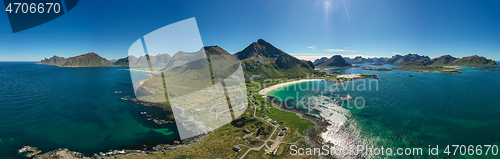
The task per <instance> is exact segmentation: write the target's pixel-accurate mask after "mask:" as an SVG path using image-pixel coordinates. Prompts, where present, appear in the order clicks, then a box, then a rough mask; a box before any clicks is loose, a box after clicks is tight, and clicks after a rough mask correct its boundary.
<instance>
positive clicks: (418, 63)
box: [385, 54, 498, 67]
mask: <svg viewBox="0 0 500 159" xmlns="http://www.w3.org/2000/svg"><path fill="white" fill-rule="evenodd" d="M385 63H386V64H394V65H398V66H401V67H422V66H475V67H483V66H498V65H497V63H496V62H495V61H493V60H491V59H486V58H484V57H480V56H477V55H473V56H468V57H463V58H455V57H453V56H451V55H444V56H441V57H437V58H434V59H431V58H429V57H428V56H420V55H417V54H408V55H405V56H401V55H396V56H393V57H392V58H390V59H389V60H387V61H386V62H385Z"/></svg>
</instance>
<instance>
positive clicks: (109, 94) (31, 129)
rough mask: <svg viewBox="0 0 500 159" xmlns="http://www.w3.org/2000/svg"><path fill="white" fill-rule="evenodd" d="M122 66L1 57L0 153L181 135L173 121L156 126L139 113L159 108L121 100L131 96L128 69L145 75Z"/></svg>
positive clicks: (91, 149) (101, 147) (94, 147)
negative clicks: (73, 65) (60, 64)
mask: <svg viewBox="0 0 500 159" xmlns="http://www.w3.org/2000/svg"><path fill="white" fill-rule="evenodd" d="M123 69H126V68H125V67H99V68H62V67H55V66H46V65H36V64H34V63H33V62H0V83H1V84H0V158H21V157H22V155H21V154H19V153H18V150H19V149H20V148H21V147H23V146H25V145H30V146H35V147H39V148H40V149H41V150H42V151H44V152H47V151H50V150H54V149H58V148H68V149H70V150H74V151H79V152H82V153H84V154H87V155H92V154H94V153H98V152H107V151H109V150H114V149H122V148H130V149H141V148H144V145H155V144H159V143H173V141H175V140H179V134H178V133H177V127H176V126H175V124H169V125H161V126H158V125H155V124H154V123H152V122H151V121H148V120H147V117H146V116H145V115H141V114H140V112H142V111H146V112H148V114H151V115H152V117H155V116H160V115H165V114H164V112H163V111H161V110H160V109H158V108H155V107H146V106H143V105H140V104H136V103H134V102H131V101H124V100H121V98H122V97H127V96H129V97H134V92H133V87H132V81H131V73H132V75H133V76H135V77H138V78H147V76H146V74H145V72H139V71H132V72H129V71H127V70H123ZM115 91H122V93H120V94H116V93H115Z"/></svg>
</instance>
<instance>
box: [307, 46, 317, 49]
mask: <svg viewBox="0 0 500 159" xmlns="http://www.w3.org/2000/svg"><path fill="white" fill-rule="evenodd" d="M307 48H309V49H313V50H314V49H316V46H308V47H307Z"/></svg>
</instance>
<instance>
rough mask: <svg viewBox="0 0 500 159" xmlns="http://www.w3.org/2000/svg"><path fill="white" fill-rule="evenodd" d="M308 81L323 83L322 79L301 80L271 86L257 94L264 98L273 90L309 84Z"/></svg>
mask: <svg viewBox="0 0 500 159" xmlns="http://www.w3.org/2000/svg"><path fill="white" fill-rule="evenodd" d="M309 81H323V80H322V79H303V80H298V81H290V82H286V83H280V84H277V85H273V86H270V87H267V88H264V89H262V90H260V91H259V94H260V95H261V96H262V98H266V97H267V93H269V92H271V91H272V90H275V89H278V88H281V87H285V86H288V85H292V84H297V83H302V82H309Z"/></svg>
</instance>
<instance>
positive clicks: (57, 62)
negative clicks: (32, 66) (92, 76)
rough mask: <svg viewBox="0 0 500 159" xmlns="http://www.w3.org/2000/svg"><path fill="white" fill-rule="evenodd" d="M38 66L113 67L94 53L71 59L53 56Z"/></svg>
mask: <svg viewBox="0 0 500 159" xmlns="http://www.w3.org/2000/svg"><path fill="white" fill-rule="evenodd" d="M36 64H42V65H53V66H60V67H103V66H112V64H111V63H110V62H109V61H108V60H107V59H105V58H103V57H101V56H99V55H97V54H96V53H94V52H89V53H87V54H83V55H78V56H74V57H70V58H67V59H66V58H64V57H58V56H53V57H51V58H50V59H47V58H45V59H43V60H41V61H40V62H37V63H36Z"/></svg>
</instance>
